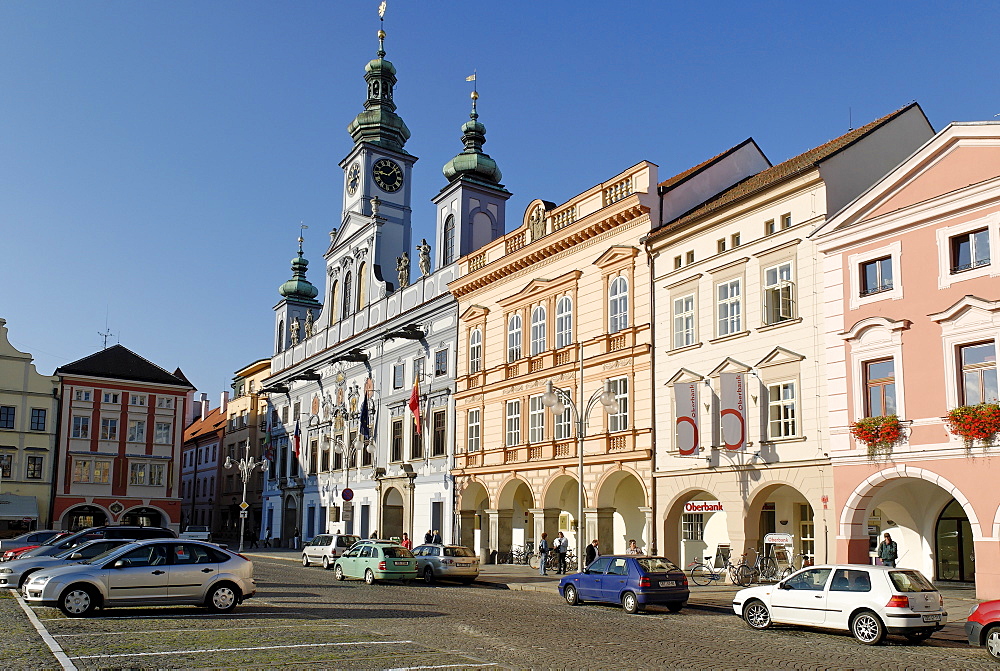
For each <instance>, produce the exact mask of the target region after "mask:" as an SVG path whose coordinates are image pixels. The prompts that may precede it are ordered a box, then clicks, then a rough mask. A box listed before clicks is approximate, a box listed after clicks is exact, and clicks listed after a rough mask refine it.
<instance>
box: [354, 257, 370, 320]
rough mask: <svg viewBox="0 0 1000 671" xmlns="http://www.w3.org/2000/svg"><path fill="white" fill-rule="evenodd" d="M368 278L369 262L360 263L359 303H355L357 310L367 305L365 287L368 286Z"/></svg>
mask: <svg viewBox="0 0 1000 671" xmlns="http://www.w3.org/2000/svg"><path fill="white" fill-rule="evenodd" d="M367 280H368V264H366V263H360V264H358V292H357V293H358V296H357V303H356V305H355V308H356V310H362V309H364V307H365V288H366V287H367Z"/></svg>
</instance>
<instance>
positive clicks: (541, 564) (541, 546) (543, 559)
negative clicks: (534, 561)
mask: <svg viewBox="0 0 1000 671" xmlns="http://www.w3.org/2000/svg"><path fill="white" fill-rule="evenodd" d="M548 537H549V535H548V534H547V533H545V532H544V531H543V532H542V540H540V541H538V557H539V561H538V575H545V568H546V566H545V565H546V564H547V563H548V561H549V541H548V540H546V539H547V538H548Z"/></svg>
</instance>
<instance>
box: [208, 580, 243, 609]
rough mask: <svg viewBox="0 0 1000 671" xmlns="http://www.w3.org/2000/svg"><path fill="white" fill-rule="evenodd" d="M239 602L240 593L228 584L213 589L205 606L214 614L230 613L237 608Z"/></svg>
mask: <svg viewBox="0 0 1000 671" xmlns="http://www.w3.org/2000/svg"><path fill="white" fill-rule="evenodd" d="M239 602H240V596H239V592H238V591H237V589H236V588H235V587H234V586H233V585H232V584H231V583H228V582H224V583H222V584H221V585H216V586H215V587H213V588H212V589H211V590H210V591H209V593H208V598H206V599H205V605H206V606H207V607H208V609H209V610H211V611H212V612H214V613H228V612H230V611H231V610H233V609H234V608H236V604H238V603H239Z"/></svg>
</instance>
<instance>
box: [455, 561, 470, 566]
mask: <svg viewBox="0 0 1000 671" xmlns="http://www.w3.org/2000/svg"><path fill="white" fill-rule="evenodd" d="M455 566H468V564H463V563H462V562H458V563H456V564H455Z"/></svg>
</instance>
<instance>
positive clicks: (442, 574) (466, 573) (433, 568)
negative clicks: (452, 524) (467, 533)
mask: <svg viewBox="0 0 1000 671" xmlns="http://www.w3.org/2000/svg"><path fill="white" fill-rule="evenodd" d="M413 556H414V557H416V558H417V575H419V576H421V577H423V579H424V581H425V582H427V583H432V582H434V581H435V580H441V579H444V580H457V581H459V582H464V583H465V584H469V583H470V582H472V581H474V580H475V579H476V578H478V577H479V558H478V557H476V553H475V552H473V551H472V550H470V549H469V548H467V547H465V546H464V545H433V544H432V545H418V546H417V547H415V548H413Z"/></svg>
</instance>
